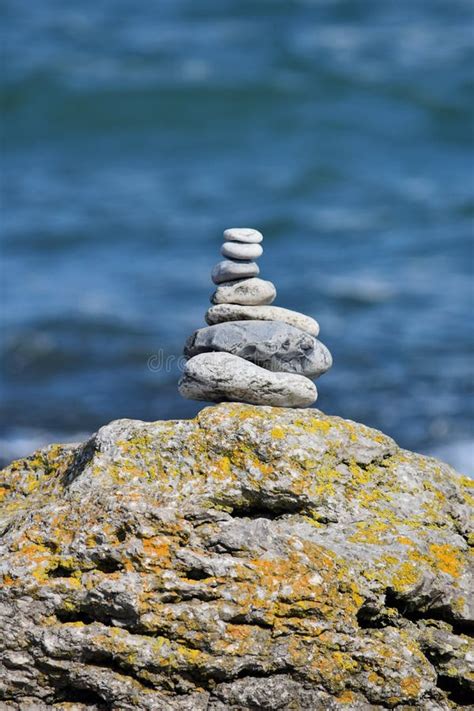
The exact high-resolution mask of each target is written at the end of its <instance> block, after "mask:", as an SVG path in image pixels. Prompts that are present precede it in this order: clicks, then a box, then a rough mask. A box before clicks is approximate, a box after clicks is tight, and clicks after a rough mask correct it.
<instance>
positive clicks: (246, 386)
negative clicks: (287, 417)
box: [179, 353, 318, 407]
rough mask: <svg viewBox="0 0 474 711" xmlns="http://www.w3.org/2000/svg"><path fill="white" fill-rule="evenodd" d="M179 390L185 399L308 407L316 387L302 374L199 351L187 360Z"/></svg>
mask: <svg viewBox="0 0 474 711" xmlns="http://www.w3.org/2000/svg"><path fill="white" fill-rule="evenodd" d="M179 392H180V393H181V395H182V396H183V397H185V398H187V399H189V400H204V401H205V402H229V401H230V402H234V401H237V402H246V403H249V404H252V405H272V406H274V407H309V406H310V405H312V404H313V403H314V402H316V399H317V397H318V393H317V390H316V386H315V385H314V383H312V382H311V380H308V378H305V377H304V376H303V375H292V374H288V373H272V372H271V371H269V370H265V369H264V368H260V367H259V366H258V365H254V364H253V363H250V362H249V361H247V360H244V359H243V358H239V357H238V356H236V355H232V354H229V353H202V354H200V355H197V356H195V357H194V358H191V360H188V362H187V363H186V366H185V370H184V375H183V377H182V378H181V380H180V381H179Z"/></svg>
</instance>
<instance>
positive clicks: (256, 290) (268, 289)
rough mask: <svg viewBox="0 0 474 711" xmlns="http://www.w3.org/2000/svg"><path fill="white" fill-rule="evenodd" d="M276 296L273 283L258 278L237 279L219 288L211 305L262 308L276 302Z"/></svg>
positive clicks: (212, 298)
mask: <svg viewBox="0 0 474 711" xmlns="http://www.w3.org/2000/svg"><path fill="white" fill-rule="evenodd" d="M276 294H277V292H276V289H275V286H274V284H272V282H271V281H265V280H264V279H256V278H251V279H236V280H235V281H229V282H226V283H225V284H221V285H220V286H218V287H217V289H216V291H215V292H214V294H213V295H212V296H211V303H213V304H239V305H242V306H262V305H266V304H271V303H272V302H273V301H275V299H276Z"/></svg>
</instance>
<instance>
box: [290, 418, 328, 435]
mask: <svg viewBox="0 0 474 711" xmlns="http://www.w3.org/2000/svg"><path fill="white" fill-rule="evenodd" d="M295 425H296V426H297V427H301V429H303V430H305V432H314V433H322V434H327V433H328V432H329V430H330V429H331V427H332V424H331V422H330V421H329V420H325V419H322V418H316V417H312V418H311V419H310V420H296V421H295Z"/></svg>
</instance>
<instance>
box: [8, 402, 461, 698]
mask: <svg viewBox="0 0 474 711" xmlns="http://www.w3.org/2000/svg"><path fill="white" fill-rule="evenodd" d="M471 483H472V482H470V481H469V480H463V478H462V477H460V476H459V475H457V474H456V473H455V472H454V471H453V470H452V469H450V468H449V467H448V466H446V465H444V464H441V463H440V462H438V461H436V460H434V459H429V458H426V457H422V456H420V455H417V454H413V453H411V452H407V451H403V450H401V449H399V448H398V447H397V445H396V444H395V443H394V442H393V440H391V439H390V438H389V437H386V436H385V435H383V434H381V433H380V432H377V431H375V430H372V429H369V428H367V427H365V426H363V425H359V424H356V423H353V422H349V421H346V420H342V419H340V418H337V417H328V416H326V415H324V414H322V413H321V412H318V411H317V410H291V409H278V408H269V407H254V406H248V405H238V404H233V403H227V404H222V405H219V406H215V407H211V408H206V409H204V410H203V411H202V412H201V413H200V414H199V416H198V417H197V418H196V419H195V420H189V421H167V422H154V423H144V422H139V421H132V420H119V421H116V422H113V423H111V424H110V425H107V426H106V427H103V428H102V429H101V430H99V432H98V433H97V434H96V435H95V436H94V437H92V439H91V440H90V441H89V442H86V443H85V444H84V445H80V446H77V445H54V446H51V447H49V448H47V449H45V450H43V451H40V452H38V453H36V454H35V455H33V456H32V457H30V458H27V459H24V460H21V461H18V462H14V463H13V464H12V465H11V466H10V467H9V468H8V469H7V470H6V471H5V472H4V473H3V477H2V479H1V481H0V487H1V488H0V492H1V493H2V494H3V504H2V505H1V515H0V519H1V522H0V535H1V539H0V540H1V544H2V548H1V553H0V565H1V575H2V580H3V582H2V585H1V591H0V616H1V620H0V624H1V629H2V635H1V637H0V699H2V701H0V708H1V709H17V710H18V711H20V710H21V711H25V710H31V711H36V710H38V711H41V710H42V709H69V710H71V709H75V710H76V709H77V710H79V709H88V710H89V711H90V709H119V710H122V709H125V710H126V709H149V710H153V711H155V710H157V711H174V710H176V711H186V710H188V711H204V710H205V709H206V710H208V711H222V710H224V709H235V710H237V709H238V710H241V709H291V710H293V711H295V710H304V711H313V710H315V711H318V710H326V709H329V710H331V709H332V710H334V711H339V710H340V711H342V710H343V709H356V710H357V709H360V710H361V711H362V710H365V709H380V708H397V709H399V710H402V711H403V710H408V709H426V710H429V711H437V710H447V709H450V708H457V707H458V706H459V707H460V708H461V707H465V706H466V705H467V704H468V703H469V699H470V698H472V696H471V694H472V690H473V680H472V676H470V671H469V666H470V665H471V666H472V661H473V659H474V656H473V650H472V646H470V643H471V638H470V636H469V630H470V629H472V627H470V625H471V624H472V619H473V614H472V608H471V609H470V603H472V599H471V598H470V593H471V591H472V579H471V578H470V575H469V555H468V554H469V538H468V514H469V508H468V496H467V487H468V486H469V485H470V484H471Z"/></svg>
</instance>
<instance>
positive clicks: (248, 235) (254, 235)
mask: <svg viewBox="0 0 474 711" xmlns="http://www.w3.org/2000/svg"><path fill="white" fill-rule="evenodd" d="M224 239H225V240H227V241H228V242H245V243H247V244H259V243H260V242H261V241H262V240H263V235H262V233H261V232H259V231H258V230H252V229H251V228H250V227H231V228H230V229H228V230H225V231H224Z"/></svg>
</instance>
